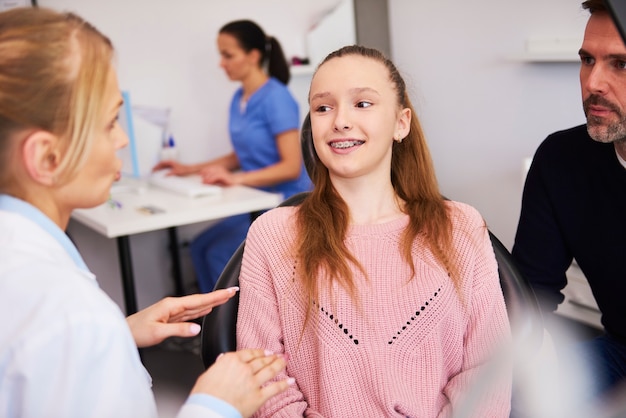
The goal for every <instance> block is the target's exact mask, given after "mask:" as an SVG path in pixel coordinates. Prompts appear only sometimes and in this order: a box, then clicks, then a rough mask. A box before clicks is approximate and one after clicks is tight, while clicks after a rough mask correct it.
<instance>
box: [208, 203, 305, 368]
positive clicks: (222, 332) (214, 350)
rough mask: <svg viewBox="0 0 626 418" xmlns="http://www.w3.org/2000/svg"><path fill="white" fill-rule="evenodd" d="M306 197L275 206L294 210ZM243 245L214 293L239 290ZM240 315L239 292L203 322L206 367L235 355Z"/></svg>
mask: <svg viewBox="0 0 626 418" xmlns="http://www.w3.org/2000/svg"><path fill="white" fill-rule="evenodd" d="M307 194H308V193H306V192H305V193H299V194H296V195H293V196H291V197H290V198H289V199H286V200H285V201H283V202H282V203H281V204H280V205H278V206H297V205H299V204H300V203H302V201H303V200H304V198H305V197H306V196H307ZM245 245H246V241H245V240H244V242H242V243H241V245H239V248H237V251H235V253H234V254H233V255H232V257H231V258H230V260H229V261H228V263H227V264H226V267H224V270H223V271H222V274H220V277H219V278H218V279H217V283H216V284H215V289H227V288H229V287H232V286H239V273H240V272H241V261H242V260H243V250H244V247H245ZM238 311H239V292H237V294H236V295H235V296H233V297H232V298H231V299H230V300H228V302H226V303H224V304H223V305H220V306H217V307H215V308H213V310H212V311H211V312H210V313H209V314H208V315H206V316H205V317H204V319H203V321H202V334H201V336H200V341H201V347H202V351H201V354H202V362H203V363H204V365H205V367H209V366H210V365H211V364H213V362H214V361H215V359H216V358H217V356H218V355H220V354H221V353H226V352H228V351H235V350H236V348H237V335H236V326H237V312H238Z"/></svg>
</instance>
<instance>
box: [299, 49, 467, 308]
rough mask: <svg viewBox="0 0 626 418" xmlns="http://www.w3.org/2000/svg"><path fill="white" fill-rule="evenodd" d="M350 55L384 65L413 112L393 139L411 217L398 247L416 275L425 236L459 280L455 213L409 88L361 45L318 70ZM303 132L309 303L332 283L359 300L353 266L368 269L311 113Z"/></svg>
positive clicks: (304, 272) (398, 179)
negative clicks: (404, 132)
mask: <svg viewBox="0 0 626 418" xmlns="http://www.w3.org/2000/svg"><path fill="white" fill-rule="evenodd" d="M349 55H358V56H362V57H366V58H369V59H372V60H375V61H377V62H380V63H382V64H383V65H384V66H385V68H387V70H388V73H389V79H390V81H391V82H392V83H393V85H394V87H395V90H396V93H397V103H398V106H399V107H400V108H408V109H410V110H411V115H412V117H411V125H410V131H409V134H408V136H407V137H406V138H404V140H403V141H402V142H400V143H398V142H395V141H394V144H393V148H392V157H391V182H392V184H393V188H394V190H395V192H396V194H397V196H398V197H399V198H400V199H402V200H403V201H404V202H405V206H404V210H405V212H406V213H407V214H408V215H409V218H410V221H409V225H408V227H407V228H406V230H405V231H404V233H403V237H402V241H401V244H400V248H399V250H400V251H401V252H402V255H403V258H404V259H405V260H406V262H407V263H408V264H409V265H410V266H411V270H412V271H413V275H415V266H414V265H413V261H412V260H413V258H412V247H413V244H414V241H415V239H416V237H417V236H418V235H422V236H423V237H424V240H425V242H426V245H427V247H428V248H429V249H430V250H431V251H432V252H433V254H434V255H435V257H436V258H437V259H438V260H439V261H440V262H441V264H442V265H443V266H444V267H445V268H446V269H447V271H448V273H449V275H450V276H451V277H452V278H453V280H454V281H455V283H456V282H457V281H458V278H457V269H456V267H455V261H456V257H455V251H454V248H453V245H452V222H451V220H450V214H449V213H448V207H447V205H446V203H445V199H444V198H443V196H442V195H441V193H440V192H439V187H438V185H437V179H436V176H435V170H434V166H433V163H432V159H431V157H430V152H429V150H428V146H427V144H426V139H425V137H424V133H423V132H422V128H421V126H420V123H419V121H418V119H417V117H416V115H415V111H414V109H413V106H412V105H411V102H410V100H409V97H408V94H407V92H406V86H405V83H404V80H403V79H402V77H401V76H400V73H399V72H398V70H397V68H396V67H395V65H394V64H393V63H392V62H391V61H390V60H389V59H388V58H386V57H385V56H384V55H383V54H382V53H381V52H380V51H378V50H375V49H371V48H366V47H363V46H356V45H354V46H346V47H343V48H341V49H339V50H337V51H335V52H333V53H331V54H330V55H328V56H327V57H326V58H325V59H324V60H323V61H322V63H321V64H320V65H319V67H318V68H320V67H322V66H323V65H324V64H325V63H326V62H328V61H330V60H332V59H335V58H340V57H344V56H349ZM302 135H303V146H304V148H305V152H304V153H305V155H307V154H308V155H309V157H310V161H308V162H307V169H308V171H309V175H310V177H311V180H312V181H313V184H314V188H313V191H312V192H311V193H310V195H309V196H308V197H307V198H306V199H305V200H304V202H303V203H302V204H301V205H300V208H299V211H298V213H297V225H298V229H299V235H298V237H297V242H296V248H297V256H298V260H299V268H300V273H301V277H302V282H303V286H304V289H305V292H306V293H307V295H308V296H309V303H312V301H313V300H315V299H316V297H317V296H318V294H319V290H320V288H321V287H324V288H326V287H330V284H331V283H332V281H336V282H337V283H339V284H340V285H341V286H343V287H344V289H346V290H347V291H348V292H349V293H350V294H351V295H352V297H353V299H355V300H356V289H355V283H354V281H353V277H352V273H351V270H350V265H351V264H352V265H354V266H356V267H357V268H359V269H360V270H361V271H363V272H364V273H365V271H364V269H363V267H362V266H361V265H360V263H359V262H358V260H357V259H356V258H355V257H354V256H353V255H352V254H351V253H350V251H349V250H348V248H347V247H346V245H345V242H344V240H345V236H346V232H347V230H348V226H349V225H348V222H349V210H348V207H347V205H346V203H345V202H344V200H343V199H342V198H341V196H340V195H339V194H338V193H337V191H336V190H335V188H334V187H333V185H332V182H331V180H330V176H329V173H328V169H327V168H326V167H325V166H324V165H323V164H322V162H321V160H320V159H319V157H318V156H317V154H316V153H315V150H314V148H313V145H312V141H313V139H312V132H311V129H310V118H308V117H307V119H306V121H305V126H304V127H303V130H302ZM320 278H323V279H321V280H320ZM326 280H328V281H329V282H326ZM307 320H308V314H307Z"/></svg>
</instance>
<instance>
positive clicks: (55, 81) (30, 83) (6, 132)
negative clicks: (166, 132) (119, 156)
mask: <svg viewBox="0 0 626 418" xmlns="http://www.w3.org/2000/svg"><path fill="white" fill-rule="evenodd" d="M112 57H113V46H112V44H111V41H110V40H109V39H108V38H107V37H105V36H104V35H102V34H101V33H100V32H99V31H98V30H97V29H96V28H94V27H93V26H92V25H90V24H89V23H87V22H86V21H85V20H83V19H82V18H80V17H79V16H77V15H75V14H72V13H59V12H55V11H53V10H49V9H45V8H16V9H11V10H8V11H5V12H2V13H0V189H4V188H6V186H7V185H8V184H9V182H10V181H11V172H10V170H9V169H7V167H9V164H8V163H9V158H11V152H10V150H11V149H12V145H13V144H12V142H13V141H12V140H11V139H12V137H13V136H14V134H15V133H17V132H21V131H26V130H29V129H33V130H37V129H41V130H45V131H48V132H50V133H52V134H54V135H56V136H58V137H59V138H61V141H62V147H63V150H64V154H63V159H62V161H61V164H60V166H59V167H58V169H57V180H58V181H59V182H63V181H67V180H69V179H71V178H72V177H74V176H75V175H76V173H77V172H78V170H79V169H80V167H81V166H82V164H83V163H84V161H85V159H86V156H87V154H88V151H89V149H90V146H91V140H92V138H93V134H92V133H93V131H94V129H95V127H96V124H97V123H99V122H100V121H99V115H101V113H102V106H103V103H102V97H103V95H104V91H105V87H106V81H107V77H108V74H109V71H110V68H111V64H112Z"/></svg>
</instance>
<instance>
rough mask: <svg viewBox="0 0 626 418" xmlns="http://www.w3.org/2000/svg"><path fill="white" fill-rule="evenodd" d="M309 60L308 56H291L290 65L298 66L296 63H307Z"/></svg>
mask: <svg viewBox="0 0 626 418" xmlns="http://www.w3.org/2000/svg"><path fill="white" fill-rule="evenodd" d="M310 63H311V62H310V61H309V59H308V58H306V57H304V58H301V57H291V65H292V66H298V65H309V64H310Z"/></svg>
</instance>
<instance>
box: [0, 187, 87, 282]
mask: <svg viewBox="0 0 626 418" xmlns="http://www.w3.org/2000/svg"><path fill="white" fill-rule="evenodd" d="M0 210H5V211H7V212H14V213H17V214H20V215H22V216H24V217H25V218H27V219H30V220H31V221H33V222H35V223H36V224H37V225H39V226H40V227H41V228H43V229H44V230H45V231H46V232H47V233H49V234H50V235H52V237H53V238H54V239H56V240H57V241H58V243H59V244H61V246H62V247H63V248H64V249H65V251H66V252H67V253H68V254H69V256H70V257H71V258H72V260H74V263H75V264H76V266H78V268H80V269H81V270H84V271H89V268H88V267H87V264H85V261H83V258H82V257H81V256H80V253H79V252H78V250H77V249H76V246H75V245H74V244H73V243H72V241H71V240H70V239H69V237H68V236H67V234H66V233H65V232H63V231H62V230H61V228H59V226H58V225H57V224H55V223H54V222H52V220H50V218H48V217H47V216H46V215H44V214H43V212H41V211H40V210H39V209H37V208H36V207H34V206H33V205H31V204H30V203H27V202H25V201H23V200H20V199H17V198H15V197H13V196H9V195H6V194H0Z"/></svg>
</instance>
